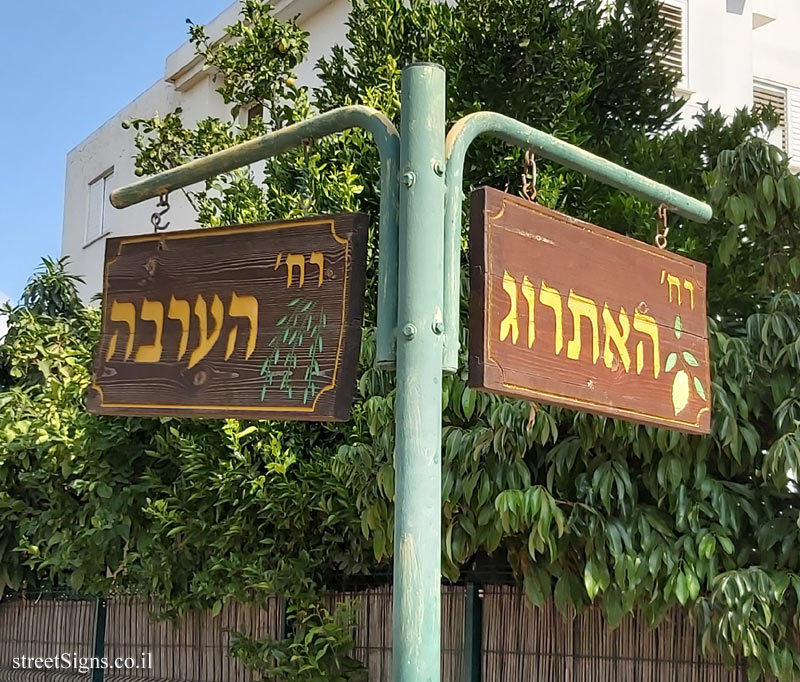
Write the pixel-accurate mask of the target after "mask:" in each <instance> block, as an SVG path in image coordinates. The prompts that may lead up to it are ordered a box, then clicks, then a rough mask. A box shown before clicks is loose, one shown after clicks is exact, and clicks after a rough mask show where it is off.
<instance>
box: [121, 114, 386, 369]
mask: <svg viewBox="0 0 800 682" xmlns="http://www.w3.org/2000/svg"><path fill="white" fill-rule="evenodd" d="M349 128H362V129H364V130H366V131H367V132H369V133H371V134H372V136H373V138H374V139H375V142H376V144H377V145H378V152H379V154H380V159H381V198H380V226H379V227H380V229H379V235H378V239H379V249H380V254H381V258H380V260H379V262H378V282H379V284H378V332H377V352H376V362H377V364H378V366H379V367H382V368H384V369H392V368H394V365H395V354H396V349H395V329H396V327H397V239H398V236H397V231H398V223H397V219H398V192H399V183H398V175H397V172H398V168H399V165H400V135H399V134H398V132H397V128H395V126H394V124H393V123H392V122H391V121H390V120H389V119H388V118H387V117H386V116H385V115H384V114H383V113H381V112H380V111H378V110H377V109H373V108H372V107H367V106H362V105H353V106H347V107H341V108H339V109H334V110H332V111H327V112H325V113H323V114H320V115H318V116H314V117H313V118H309V119H306V120H305V121H300V122H298V123H294V124H292V125H290V126H287V127H286V128H282V129H281V130H276V131H274V132H271V133H267V134H266V135H262V136H261V137H257V138H255V139H253V140H249V141H247V142H243V143H241V144H238V145H236V146H233V147H230V148H228V149H224V150H222V151H219V152H217V153H215V154H211V155H209V156H205V157H203V158H200V159H194V160H193V161H189V162H188V163H185V164H183V165H181V166H178V167H177V168H171V169H169V170H166V171H163V172H161V173H158V174H157V175H153V176H151V177H148V178H144V179H142V180H138V181H137V182H134V183H131V184H130V185H126V186H124V187H119V188H118V189H116V190H114V191H113V192H112V193H111V204H112V205H113V206H115V207H116V208H127V207H128V206H133V205H134V204H138V203H139V202H142V201H145V200H147V199H152V198H154V197H157V196H159V195H161V194H164V193H165V192H171V191H173V190H176V189H180V188H182V187H187V186H188V185H192V184H194V183H196V182H200V181H202V180H206V179H208V178H211V177H214V176H216V175H220V174H221V173H227V172H229V171H232V170H235V169H237V168H241V167H242V166H247V165H249V164H251V163H255V162H257V161H263V160H264V159H268V158H271V157H273V156H277V155H278V154H281V153H283V152H285V151H287V150H289V149H292V148H293V147H299V146H300V145H302V143H303V141H304V140H308V139H317V138H321V137H325V136H327V135H332V134H334V133H339V132H342V131H344V130H347V129H349Z"/></svg>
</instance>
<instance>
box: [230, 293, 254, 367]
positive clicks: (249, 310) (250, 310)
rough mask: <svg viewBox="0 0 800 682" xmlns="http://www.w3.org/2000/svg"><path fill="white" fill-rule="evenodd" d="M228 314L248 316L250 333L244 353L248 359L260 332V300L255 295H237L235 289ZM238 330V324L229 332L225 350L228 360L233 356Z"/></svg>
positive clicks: (231, 315)
mask: <svg viewBox="0 0 800 682" xmlns="http://www.w3.org/2000/svg"><path fill="white" fill-rule="evenodd" d="M228 315H229V316H230V317H246V318H247V319H248V321H249V323H250V334H249V336H248V337H247V350H246V351H245V354H244V357H245V360H247V359H249V358H250V356H251V355H252V354H253V351H254V350H255V348H256V336H257V334H258V300H257V299H256V297H255V296H237V295H236V292H235V291H234V292H233V293H232V294H231V302H230V305H229V306H228ZM238 330H239V325H238V324H237V325H236V326H235V327H234V328H233V329H231V331H230V333H229V334H228V346H227V348H226V350H225V359H226V360H227V359H228V358H229V357H230V356H231V354H232V353H233V350H234V348H235V347H236V335H237V333H238Z"/></svg>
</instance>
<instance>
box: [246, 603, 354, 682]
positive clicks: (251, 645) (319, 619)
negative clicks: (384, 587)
mask: <svg viewBox="0 0 800 682" xmlns="http://www.w3.org/2000/svg"><path fill="white" fill-rule="evenodd" d="M356 607H357V604H353V603H344V604H340V605H339V606H338V608H337V609H336V611H335V612H334V613H333V614H331V613H329V612H328V610H327V609H324V608H322V607H321V606H316V605H311V604H308V605H303V606H297V605H296V604H293V605H291V606H290V607H289V609H288V610H287V611H288V612H287V616H288V617H287V623H288V625H289V627H290V629H291V630H292V634H291V635H290V636H289V637H288V638H286V639H284V640H277V641H276V640H264V641H254V640H251V639H248V638H245V637H241V636H235V637H234V638H233V644H232V646H231V652H232V653H233V655H234V656H237V657H238V658H240V659H241V660H242V661H243V662H244V664H245V665H247V666H248V667H250V668H252V669H253V670H255V671H257V672H258V673H260V674H261V675H262V676H263V678H264V679H268V680H275V681H276V682H296V681H300V682H303V681H304V680H308V682H316V681H317V680H330V682H367V671H366V670H365V669H364V667H363V666H362V665H361V663H359V662H358V661H356V660H355V659H353V658H351V657H350V656H348V653H349V652H350V650H351V649H352V646H353V639H352V637H351V636H350V629H351V628H352V627H353V626H354V625H355V622H356V616H357V610H356Z"/></svg>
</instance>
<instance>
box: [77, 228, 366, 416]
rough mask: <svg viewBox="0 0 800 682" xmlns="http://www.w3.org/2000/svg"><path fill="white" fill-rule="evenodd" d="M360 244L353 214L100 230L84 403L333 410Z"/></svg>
mask: <svg viewBox="0 0 800 682" xmlns="http://www.w3.org/2000/svg"><path fill="white" fill-rule="evenodd" d="M366 243H367V218H366V216H364V215H362V214H343V215H334V216H317V217H312V218H306V219H302V220H294V221H288V222H274V223H259V224H254V225H237V226H233V227H225V228H217V229H207V230H190V231H185V232H168V233H162V234H148V235H137V236H130V237H118V238H114V239H109V240H108V243H107V245H106V260H105V275H104V285H103V321H102V332H101V337H100V342H99V345H98V348H97V353H96V357H95V364H94V372H93V377H92V383H91V386H90V388H89V395H88V409H89V410H90V411H92V412H96V413H99V414H121V415H142V416H148V415H171V416H187V417H188V416H192V417H218V418H226V417H233V418H242V419H298V420H315V421H322V420H344V419H347V418H348V415H349V412H350V405H351V403H352V400H353V394H354V391H355V382H356V370H357V366H358V356H359V350H360V345H361V324H362V313H363V301H364V277H365V268H366Z"/></svg>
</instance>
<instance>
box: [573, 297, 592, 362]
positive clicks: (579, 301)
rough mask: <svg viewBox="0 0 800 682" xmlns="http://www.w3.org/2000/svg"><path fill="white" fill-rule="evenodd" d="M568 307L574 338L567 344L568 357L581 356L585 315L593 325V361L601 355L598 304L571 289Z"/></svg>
mask: <svg viewBox="0 0 800 682" xmlns="http://www.w3.org/2000/svg"><path fill="white" fill-rule="evenodd" d="M567 307H568V308H569V309H570V312H571V313H572V339H571V340H570V342H569V343H568V344H567V357H568V358H570V359H571V360H577V359H578V358H580V357H581V318H582V317H585V318H586V319H587V320H589V322H590V323H591V325H592V362H593V363H595V362H597V358H599V357H600V331H599V329H598V324H599V323H598V321H597V306H595V304H594V301H593V300H592V299H591V298H585V297H583V296H578V294H576V293H575V292H574V291H572V289H570V290H569V298H568V299H567Z"/></svg>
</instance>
